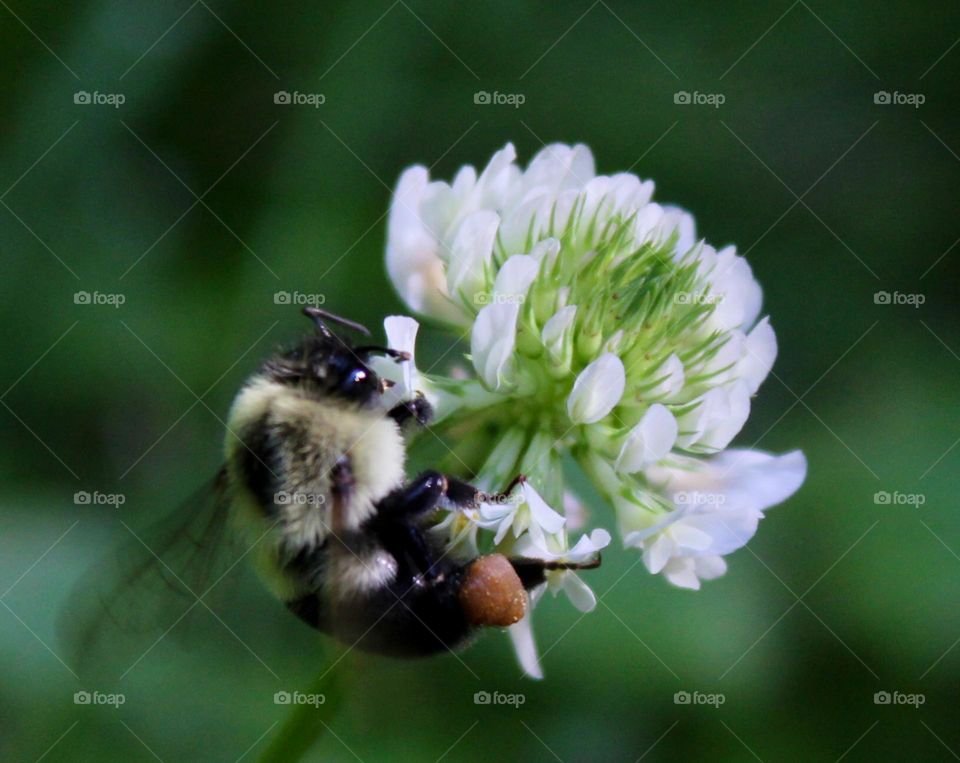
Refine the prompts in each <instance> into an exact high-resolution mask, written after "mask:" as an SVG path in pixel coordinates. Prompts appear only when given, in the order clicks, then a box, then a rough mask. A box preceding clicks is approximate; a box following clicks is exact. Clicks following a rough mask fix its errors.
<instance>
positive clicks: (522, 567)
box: [508, 554, 600, 591]
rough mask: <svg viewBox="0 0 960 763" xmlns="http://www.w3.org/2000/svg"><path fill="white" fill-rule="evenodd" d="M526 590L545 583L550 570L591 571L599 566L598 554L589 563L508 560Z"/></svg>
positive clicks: (518, 558)
mask: <svg viewBox="0 0 960 763" xmlns="http://www.w3.org/2000/svg"><path fill="white" fill-rule="evenodd" d="M508 561H509V562H510V564H511V566H512V567H513V569H514V571H515V572H516V573H517V576H518V577H519V578H520V582H521V583H523V587H524V588H525V589H526V590H528V591H529V590H530V589H531V588H536V587H537V586H538V585H540V584H542V583H546V582H547V572H549V571H550V570H593V569H596V568H597V567H599V566H600V554H597V556H596V557H595V558H594V559H591V560H590V561H589V562H577V563H573V562H551V561H547V560H545V559H528V558H524V557H514V558H512V559H508Z"/></svg>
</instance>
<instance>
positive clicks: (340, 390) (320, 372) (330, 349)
mask: <svg viewBox="0 0 960 763" xmlns="http://www.w3.org/2000/svg"><path fill="white" fill-rule="evenodd" d="M303 312H304V314H305V315H306V316H307V317H309V318H310V319H311V320H313V322H314V324H315V326H316V329H317V331H316V334H314V335H313V336H309V337H307V338H306V339H304V341H303V342H301V343H300V345H299V346H297V347H296V348H294V349H293V350H290V351H289V352H285V353H283V354H282V355H280V356H278V357H276V358H274V359H273V360H271V361H270V363H269V364H268V371H269V373H270V374H271V376H273V378H274V379H276V380H277V381H281V382H285V383H293V384H298V385H300V386H301V387H303V388H305V389H307V390H310V391H313V392H315V393H317V394H318V395H321V396H323V397H336V398H339V399H341V400H344V401H347V402H352V403H357V404H358V405H360V406H362V407H366V406H371V405H373V404H375V403H376V402H377V400H379V398H380V396H381V395H382V394H383V393H384V391H385V390H386V389H388V388H389V387H391V386H393V382H391V381H389V380H387V379H381V378H380V377H379V376H378V375H377V374H376V373H375V372H374V371H373V369H372V368H370V365H369V363H368V361H369V358H370V356H371V355H374V354H386V355H389V356H390V357H392V358H394V359H395V360H398V361H403V360H406V359H408V357H409V356H407V354H406V353H401V352H396V351H395V350H390V349H388V348H386V347H374V346H362V347H355V346H353V344H352V343H351V342H350V341H349V340H347V339H343V338H341V337H340V336H338V335H337V334H335V333H334V332H333V331H331V329H330V328H329V326H328V325H327V322H336V323H340V324H343V325H344V326H346V327H348V328H350V329H352V330H354V331H357V332H360V333H362V334H364V335H366V336H369V334H370V332H369V331H368V330H367V328H366V327H365V326H362V325H361V324H359V323H354V322H353V321H350V320H347V319H346V318H341V317H339V316H337V315H333V314H332V313H328V312H326V311H325V310H321V309H319V308H316V307H306V308H304V310H303Z"/></svg>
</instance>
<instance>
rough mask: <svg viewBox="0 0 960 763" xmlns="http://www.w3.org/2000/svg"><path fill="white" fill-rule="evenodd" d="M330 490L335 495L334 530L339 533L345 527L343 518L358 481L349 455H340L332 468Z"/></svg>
mask: <svg viewBox="0 0 960 763" xmlns="http://www.w3.org/2000/svg"><path fill="white" fill-rule="evenodd" d="M330 483H331V489H330V492H331V494H332V496H333V517H332V524H333V527H332V530H333V532H334V533H339V532H341V531H342V529H343V518H344V514H345V512H346V507H347V506H348V505H349V503H350V497H351V496H352V495H353V491H354V489H355V488H356V484H357V481H356V479H355V478H354V476H353V468H352V467H351V465H350V458H349V457H348V456H340V458H338V459H337V462H336V463H335V464H334V465H333V468H332V469H331V470H330Z"/></svg>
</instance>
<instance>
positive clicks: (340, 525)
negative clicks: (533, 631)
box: [70, 307, 600, 657]
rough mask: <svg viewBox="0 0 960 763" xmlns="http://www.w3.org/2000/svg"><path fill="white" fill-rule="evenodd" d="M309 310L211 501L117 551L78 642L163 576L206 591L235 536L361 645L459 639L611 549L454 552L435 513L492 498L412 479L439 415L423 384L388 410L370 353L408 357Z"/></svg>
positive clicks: (328, 629)
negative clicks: (412, 454) (421, 438)
mask: <svg viewBox="0 0 960 763" xmlns="http://www.w3.org/2000/svg"><path fill="white" fill-rule="evenodd" d="M303 312H304V313H305V314H306V315H307V316H308V317H309V318H310V319H311V320H312V321H313V324H314V328H315V330H314V333H312V334H310V335H308V336H306V337H305V338H304V339H303V340H302V341H301V342H300V343H299V344H297V345H296V346H295V347H293V348H292V349H289V350H287V351H282V352H279V353H278V354H276V355H274V356H273V357H271V358H269V359H268V360H266V361H265V362H264V363H263V364H262V365H261V367H260V368H259V369H258V370H257V371H256V372H255V373H254V374H253V375H252V376H251V377H250V378H249V379H248V380H247V381H246V383H245V384H244V385H243V387H242V389H241V390H240V392H239V394H238V395H237V397H236V399H235V400H234V402H233V405H232V408H231V411H230V415H229V418H228V421H227V436H226V444H225V464H224V466H223V467H222V469H221V470H220V471H219V474H218V475H217V478H216V480H215V481H214V489H213V491H212V500H210V499H209V498H208V500H207V504H208V505H210V506H211V507H212V509H211V510H207V511H202V512H201V511H198V510H197V509H191V510H189V512H187V513H188V516H184V515H183V513H181V514H180V515H179V516H175V517H174V518H173V529H172V531H171V532H167V533H166V534H165V536H164V538H165V539H164V540H163V541H161V542H159V546H158V547H157V548H154V547H153V546H152V545H151V542H150V540H149V539H148V540H147V541H140V543H139V545H141V546H144V547H145V548H146V549H147V551H149V554H145V553H144V552H143V550H142V549H140V550H139V551H138V552H137V553H130V554H128V558H127V559H123V558H121V560H120V561H121V565H122V567H124V568H125V572H124V573H123V575H122V578H123V579H122V580H120V582H118V583H115V584H112V585H110V586H107V587H106V590H105V591H103V592H102V593H101V594H100V596H99V600H100V602H101V604H102V610H101V612H100V613H99V614H98V615H97V616H95V617H93V618H92V621H91V618H90V617H89V616H88V617H78V618H75V620H74V622H72V623H71V624H70V627H71V629H72V630H73V631H74V633H75V637H74V639H73V640H74V642H75V643H77V644H79V645H80V648H81V649H82V648H83V646H82V645H83V644H84V643H86V642H88V641H89V640H90V639H91V638H92V633H93V631H94V630H95V628H96V626H97V623H98V622H100V621H102V620H104V619H105V617H104V615H106V616H107V617H109V618H110V619H113V620H116V619H117V618H118V617H119V618H122V617H124V616H125V615H124V613H123V610H129V609H139V610H141V611H142V610H143V606H142V604H141V602H140V598H141V597H140V594H139V593H138V591H139V590H140V589H141V588H142V587H143V586H144V585H146V584H148V583H150V582H151V581H152V582H154V583H155V582H156V580H157V579H160V578H162V579H164V580H165V581H166V582H167V583H173V584H174V585H179V586H182V587H183V588H186V589H187V590H188V591H189V592H190V593H192V594H193V595H194V596H195V597H198V600H200V599H202V598H203V594H204V590H205V589H206V586H207V584H208V583H209V582H210V581H211V580H212V579H213V578H215V577H216V567H215V565H213V564H212V563H211V562H210V559H212V558H216V557H220V558H223V557H224V556H226V562H230V555H224V554H222V553H220V551H222V549H223V548H226V547H228V545H229V546H230V547H232V548H234V549H240V551H241V552H242V554H244V555H245V554H246V553H248V552H249V554H250V556H252V557H253V561H254V566H255V568H256V570H257V572H258V574H259V576H260V577H261V578H262V580H263V581H264V582H265V583H266V585H267V586H268V588H269V589H270V591H271V592H272V593H273V594H274V595H275V596H276V597H277V598H278V599H280V601H282V602H283V603H284V604H285V605H286V608H287V609H288V610H289V611H291V612H292V613H294V614H295V615H296V616H297V617H299V618H300V619H301V620H302V621H304V622H305V623H307V624H308V625H310V626H311V627H313V628H316V629H318V630H320V631H322V632H324V633H327V634H329V635H331V636H333V637H334V638H336V639H337V640H339V641H341V642H343V643H345V644H347V645H349V646H352V647H355V648H359V649H362V650H365V651H370V652H377V653H380V654H385V655H390V656H395V657H416V656H425V655H430V654H435V653H438V652H443V651H446V650H455V649H458V648H461V647H463V646H464V645H466V644H467V643H469V642H470V640H471V638H472V637H473V636H474V634H476V633H477V632H478V630H480V629H481V628H483V627H484V626H494V627H506V626H509V625H511V624H513V623H515V622H517V621H518V620H519V619H520V618H521V617H522V616H523V615H524V613H525V611H526V609H527V607H528V605H529V604H528V596H527V592H528V591H530V590H531V589H533V588H535V587H537V586H539V585H541V584H543V583H544V582H545V580H546V572H547V571H549V570H551V569H583V568H589V567H596V566H598V565H599V563H600V560H599V557H597V559H596V560H594V561H591V562H587V563H583V564H577V565H573V564H566V563H560V562H551V561H545V560H541V559H529V558H512V559H508V558H506V557H504V556H503V555H500V554H491V555H486V556H480V557H478V558H475V559H468V560H462V559H454V558H452V557H450V556H449V555H447V554H446V553H445V551H444V548H443V545H442V543H440V542H439V541H438V540H437V539H436V538H435V537H434V536H433V535H432V534H431V533H429V532H428V530H429V524H430V520H431V517H432V515H433V514H434V513H435V512H436V511H437V510H438V509H440V508H444V509H448V510H458V509H465V508H476V507H477V506H479V504H480V502H481V500H490V499H491V497H490V496H484V495H483V494H482V493H481V492H480V491H479V490H478V489H477V488H475V487H474V486H472V485H470V484H469V483H467V482H465V481H462V480H460V479H457V478H456V477H453V476H451V475H447V474H442V473H440V472H437V471H426V472H423V473H421V474H419V475H418V476H416V477H415V478H413V479H412V480H409V481H408V480H407V479H406V476H405V459H406V446H405V439H404V438H405V435H409V434H410V433H411V432H413V431H415V430H416V429H418V428H421V427H425V426H428V425H429V423H430V420H431V418H432V416H433V410H432V407H431V405H430V403H429V402H428V401H427V400H426V398H425V397H424V396H423V395H422V394H417V395H416V396H415V397H414V399H411V400H404V401H401V402H399V403H397V404H395V405H393V406H392V407H388V406H387V405H386V404H385V403H384V400H385V399H386V397H385V393H386V391H387V390H388V389H389V388H390V386H391V382H389V381H388V380H386V379H381V378H380V377H379V376H378V375H377V374H376V373H375V372H374V371H373V369H372V368H371V363H370V360H371V358H372V357H374V356H386V357H387V358H389V359H391V360H392V361H393V362H396V363H405V362H408V361H409V357H408V356H407V355H406V353H402V352H398V351H396V350H393V349H390V348H387V347H381V346H376V345H366V344H360V345H354V344H353V342H351V341H349V340H348V339H347V338H344V337H342V336H340V335H339V334H338V333H337V332H336V331H334V329H333V326H335V325H338V326H340V327H343V328H346V329H349V330H351V331H353V332H357V333H360V334H364V335H367V336H369V331H367V329H366V328H364V327H363V326H361V325H359V324H356V323H353V322H352V321H349V320H346V319H344V318H341V317H338V316H335V315H333V314H331V313H328V312H326V311H324V310H321V309H319V308H315V307H308V308H305V309H304V311H303ZM518 479H522V478H520V477H518ZM514 484H516V481H514V483H512V485H511V487H512V486H513V485H514ZM509 490H510V487H508V488H507V490H506V491H505V493H507V492H509ZM496 498H503V495H501V496H497V497H496ZM198 527H200V530H199V531H197V529H196V528H198ZM225 539H229V540H230V541H231V543H230V544H227V542H226V540H225ZM133 545H134V547H136V546H137V544H136V543H134V544H133ZM185 547H186V548H188V549H189V550H188V551H187V552H186V553H184V548H185ZM218 547H219V548H218ZM198 557H199V559H198ZM236 557H237V554H236V552H235V553H234V554H233V560H232V564H236V561H237V559H236ZM232 564H231V566H232ZM220 567H221V568H223V567H225V564H221V565H220ZM101 577H102V576H101ZM218 580H219V578H216V580H214V583H213V584H214V585H216V582H217V581H218ZM98 587H99V588H101V589H104V586H103V585H102V584H101V585H99V586H98ZM181 616H182V615H181Z"/></svg>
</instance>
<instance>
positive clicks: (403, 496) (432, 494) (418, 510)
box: [377, 471, 449, 518]
mask: <svg viewBox="0 0 960 763" xmlns="http://www.w3.org/2000/svg"><path fill="white" fill-rule="evenodd" d="M448 485H449V483H448V480H447V478H446V477H444V476H443V475H442V474H440V472H433V471H430V472H424V473H423V474H421V475H419V476H418V477H416V478H415V479H414V480H413V481H411V482H409V483H407V484H406V485H404V486H403V487H400V488H397V489H396V490H394V491H393V492H392V493H390V495H388V496H387V497H386V498H385V499H383V501H382V502H381V503H380V505H379V506H378V507H377V510H378V512H379V513H381V514H383V515H384V516H390V517H393V518H398V517H403V516H408V517H409V516H417V515H420V514H426V513H427V512H429V511H433V510H434V509H436V508H437V507H438V506H439V505H440V502H441V501H442V500H443V497H444V495H446V492H447V489H448Z"/></svg>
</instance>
